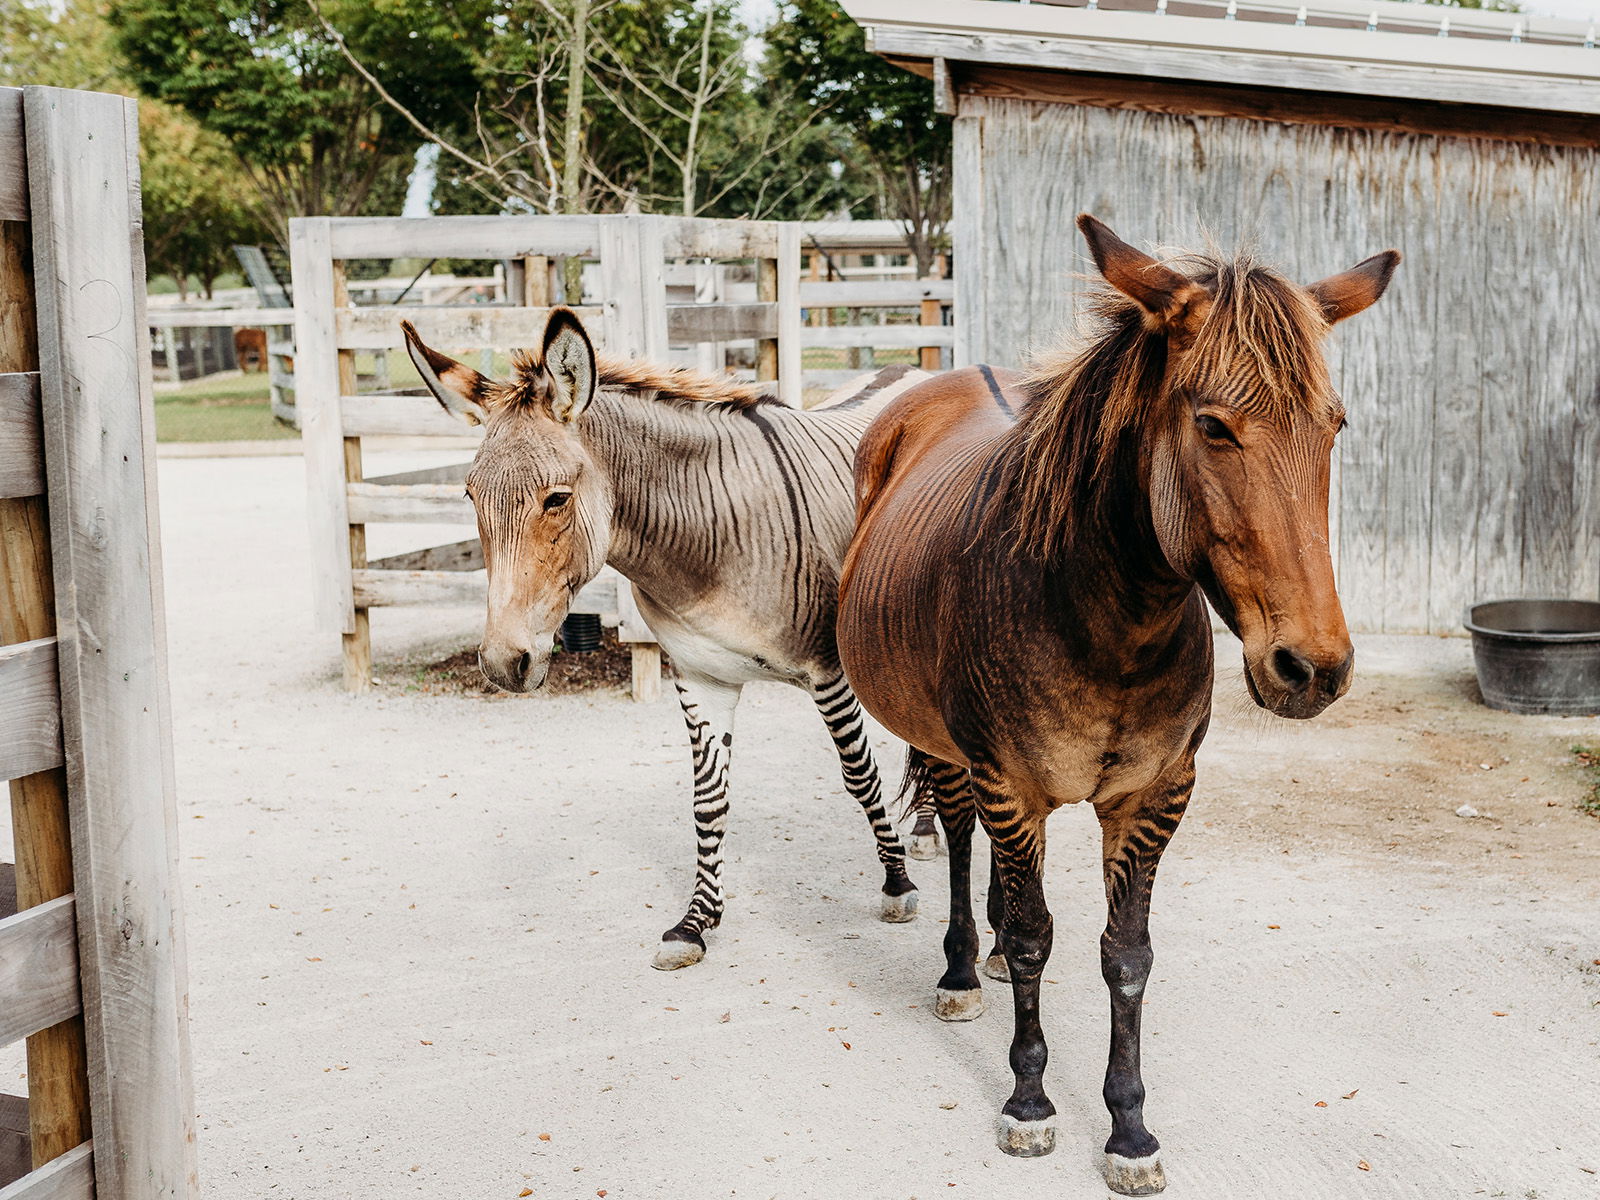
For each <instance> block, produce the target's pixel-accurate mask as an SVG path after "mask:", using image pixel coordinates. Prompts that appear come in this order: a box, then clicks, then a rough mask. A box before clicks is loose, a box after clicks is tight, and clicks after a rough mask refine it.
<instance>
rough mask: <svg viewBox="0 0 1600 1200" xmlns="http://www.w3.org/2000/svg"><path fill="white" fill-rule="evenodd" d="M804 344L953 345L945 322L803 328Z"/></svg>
mask: <svg viewBox="0 0 1600 1200" xmlns="http://www.w3.org/2000/svg"><path fill="white" fill-rule="evenodd" d="M806 345H808V346H845V347H849V346H874V347H877V348H879V349H890V348H894V349H899V348H902V347H910V348H913V349H914V348H916V347H919V346H953V345H955V330H954V329H952V328H951V327H950V326H948V325H939V326H933V327H930V326H927V325H827V326H817V327H814V328H811V329H808V330H806Z"/></svg>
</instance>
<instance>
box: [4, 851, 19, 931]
mask: <svg viewBox="0 0 1600 1200" xmlns="http://www.w3.org/2000/svg"><path fill="white" fill-rule="evenodd" d="M16 911H17V864H16V863H8V862H0V921H3V920H5V919H6V918H7V917H9V916H11V915H12V914H13V913H15V912H16Z"/></svg>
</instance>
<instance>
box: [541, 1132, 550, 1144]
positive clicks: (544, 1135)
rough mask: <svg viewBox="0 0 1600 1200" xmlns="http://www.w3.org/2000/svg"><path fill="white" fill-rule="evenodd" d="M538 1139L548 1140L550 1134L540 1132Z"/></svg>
mask: <svg viewBox="0 0 1600 1200" xmlns="http://www.w3.org/2000/svg"><path fill="white" fill-rule="evenodd" d="M539 1140H540V1141H541V1142H548V1141H549V1140H550V1135H549V1134H548V1133H541V1134H540V1135H539Z"/></svg>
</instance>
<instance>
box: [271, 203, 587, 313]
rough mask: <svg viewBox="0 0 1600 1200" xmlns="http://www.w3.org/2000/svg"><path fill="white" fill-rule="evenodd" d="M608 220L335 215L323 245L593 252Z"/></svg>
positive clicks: (339, 251) (410, 250)
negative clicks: (326, 242)
mask: <svg viewBox="0 0 1600 1200" xmlns="http://www.w3.org/2000/svg"><path fill="white" fill-rule="evenodd" d="M316 219H318V220H324V219H328V218H316ZM607 219H609V218H577V219H574V218H572V217H538V216H526V217H506V216H492V217H472V216H466V217H337V218H333V219H331V225H330V228H329V242H328V245H329V249H330V250H331V252H332V254H333V257H335V258H522V257H524V256H526V255H529V254H544V255H563V254H583V255H592V254H594V253H595V251H596V250H597V249H598V248H599V243H598V230H599V227H600V223H601V221H603V220H607ZM290 236H291V237H292V236H293V234H292V233H291V235H290ZM295 295H296V297H298V295H299V293H298V292H296V293H295Z"/></svg>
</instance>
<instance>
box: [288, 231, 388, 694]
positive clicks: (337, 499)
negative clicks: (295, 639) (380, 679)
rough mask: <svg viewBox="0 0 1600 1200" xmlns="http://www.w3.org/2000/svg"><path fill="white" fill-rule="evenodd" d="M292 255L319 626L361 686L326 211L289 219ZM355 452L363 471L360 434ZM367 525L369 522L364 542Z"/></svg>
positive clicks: (299, 402)
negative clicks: (337, 643) (335, 639)
mask: <svg viewBox="0 0 1600 1200" xmlns="http://www.w3.org/2000/svg"><path fill="white" fill-rule="evenodd" d="M289 260H290V269H291V271H292V273H293V279H294V297H295V309H294V315H295V320H294V342H295V364H294V379H295V397H294V400H295V410H296V411H297V412H298V413H299V416H300V437H301V442H302V446H303V449H304V452H305V465H306V518H307V520H308V522H309V523H310V527H311V599H312V608H313V614H312V615H313V618H314V621H315V627H316V628H317V629H318V631H320V632H326V633H332V632H338V633H339V634H341V635H342V636H343V640H344V665H345V686H346V687H347V688H351V689H352V690H359V689H360V688H363V687H365V686H367V684H368V683H369V682H370V680H371V669H372V664H371V643H370V638H369V636H368V624H367V618H366V613H365V611H364V610H363V612H362V613H361V615H360V618H359V619H358V618H357V614H356V607H355V597H354V587H355V580H354V577H353V576H352V574H351V572H352V571H353V569H354V566H353V562H352V558H351V551H352V548H353V546H354V543H355V540H356V535H355V534H353V533H352V532H351V526H350V508H349V502H348V493H347V492H346V490H345V489H346V481H347V474H346V472H347V470H348V467H349V460H348V459H347V457H346V454H347V448H346V445H345V441H346V439H345V437H344V424H343V420H342V418H341V415H340V400H339V397H340V396H341V395H342V394H344V393H343V392H342V390H341V389H342V387H343V385H344V382H345V380H344V379H343V378H342V375H343V373H344V372H343V369H342V365H343V364H342V360H341V358H340V355H339V351H338V345H337V342H338V338H337V335H336V330H335V319H336V318H335V311H334V310H335V307H336V305H337V304H338V297H339V292H340V289H339V286H338V284H337V282H336V279H335V274H334V264H333V246H332V239H331V236H330V231H329V224H328V218H327V217H301V218H296V219H295V220H293V221H290V222H289ZM354 454H355V458H356V469H357V471H358V472H359V470H360V465H359V464H360V442H359V441H357V442H356V449H355V452H354ZM365 532H366V531H365V528H364V527H363V528H362V535H361V540H362V547H363V549H365ZM363 648H365V649H364V653H363ZM363 662H364V663H365V669H364V670H363V669H362V664H363Z"/></svg>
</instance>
